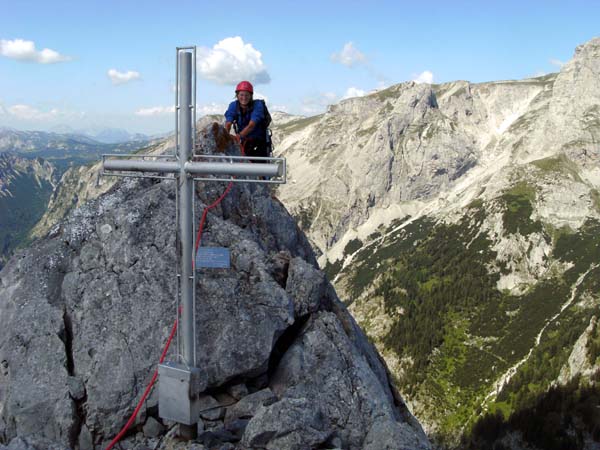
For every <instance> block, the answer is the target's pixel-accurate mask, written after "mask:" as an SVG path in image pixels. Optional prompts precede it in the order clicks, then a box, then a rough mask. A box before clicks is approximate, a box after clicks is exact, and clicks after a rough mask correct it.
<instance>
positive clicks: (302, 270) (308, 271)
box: [285, 258, 327, 317]
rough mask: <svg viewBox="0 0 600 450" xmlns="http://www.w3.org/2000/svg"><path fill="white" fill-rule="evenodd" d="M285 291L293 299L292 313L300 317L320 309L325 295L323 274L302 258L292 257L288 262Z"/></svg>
mask: <svg viewBox="0 0 600 450" xmlns="http://www.w3.org/2000/svg"><path fill="white" fill-rule="evenodd" d="M285 290H286V292H287V293H288V295H289V296H290V297H292V299H293V300H294V314H295V316H296V317H301V316H304V315H306V314H310V313H314V312H316V311H318V310H319V309H320V306H321V301H322V300H323V299H324V298H325V297H326V293H327V281H326V279H325V274H324V273H323V272H321V271H320V270H318V269H316V268H315V267H314V266H312V265H311V264H308V263H307V262H306V261H304V260H303V259H302V258H293V259H292V260H291V261H290V263H289V271H288V278H287V284H286V288H285Z"/></svg>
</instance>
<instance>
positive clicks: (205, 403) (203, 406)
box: [199, 395, 225, 421]
mask: <svg viewBox="0 0 600 450" xmlns="http://www.w3.org/2000/svg"><path fill="white" fill-rule="evenodd" d="M199 405H200V406H199V409H200V417H201V418H203V419H206V420H213V421H214V420H220V419H222V418H223V417H225V408H223V407H222V406H221V404H220V403H219V402H218V401H217V399H215V398H214V397H212V396H210V395H201V396H200V398H199Z"/></svg>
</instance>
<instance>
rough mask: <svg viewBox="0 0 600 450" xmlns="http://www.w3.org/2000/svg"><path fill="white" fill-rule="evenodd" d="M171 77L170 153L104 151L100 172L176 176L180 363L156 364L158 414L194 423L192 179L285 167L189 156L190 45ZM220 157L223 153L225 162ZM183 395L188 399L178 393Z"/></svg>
mask: <svg viewBox="0 0 600 450" xmlns="http://www.w3.org/2000/svg"><path fill="white" fill-rule="evenodd" d="M192 69H193V70H192ZM192 72H193V76H192ZM176 79H177V87H176V94H175V103H176V105H175V136H176V148H177V152H176V155H174V156H166V155H160V156H152V157H146V158H143V157H142V158H140V155H104V156H103V171H102V175H114V176H126V177H128V176H133V177H142V178H146V177H151V178H175V179H177V180H178V183H177V186H178V187H177V189H178V192H177V193H178V202H177V208H178V214H177V215H178V227H179V236H180V239H181V245H180V246H179V247H180V254H179V263H180V267H179V276H178V278H179V280H180V281H179V290H178V291H179V292H180V297H181V321H180V328H181V330H182V332H181V334H182V336H183V339H182V340H183V348H182V351H181V352H180V354H181V356H182V358H183V364H180V363H179V361H177V362H174V363H166V364H163V365H161V367H159V376H160V378H159V386H160V387H159V414H160V416H161V417H163V418H166V419H171V420H174V421H176V422H179V423H183V424H186V425H192V424H194V423H195V422H197V420H198V416H197V415H198V414H199V411H197V406H196V404H197V402H196V401H195V395H196V394H197V393H198V392H197V391H200V390H202V389H204V387H205V384H204V386H202V384H203V383H202V381H201V380H200V381H199V379H198V378H199V377H201V373H202V371H201V370H199V369H198V368H196V352H195V336H194V303H195V302H194V300H195V299H194V292H195V290H194V286H195V271H194V267H193V263H192V259H193V250H194V248H195V246H194V217H193V216H194V205H193V191H194V181H195V180H204V181H235V182H255V183H285V180H286V166H285V159H283V158H246V157H239V156H238V157H234V156H215V155H210V156H209V155H203V156H202V158H203V159H205V161H203V162H196V161H193V148H194V142H195V136H196V131H195V126H196V120H195V118H196V113H195V108H196V48H195V47H178V48H177V74H176ZM192 86H193V89H192ZM224 158H226V161H225V162H224V161H223V159H224ZM252 160H254V161H256V160H261V161H260V162H262V164H251V163H250V161H252ZM153 174H154V175H153ZM165 174H166V175H165ZM239 177H245V178H239ZM265 177H266V179H265ZM177 300H179V298H178V299H177ZM178 353H179V349H178ZM185 396H187V397H188V398H187V399H186V398H182V397H185Z"/></svg>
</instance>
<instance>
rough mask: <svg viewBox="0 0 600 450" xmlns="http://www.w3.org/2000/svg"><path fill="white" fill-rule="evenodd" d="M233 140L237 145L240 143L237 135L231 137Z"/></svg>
mask: <svg viewBox="0 0 600 450" xmlns="http://www.w3.org/2000/svg"><path fill="white" fill-rule="evenodd" d="M233 140H234V141H235V142H237V143H238V144H239V143H240V135H239V134H234V135H233Z"/></svg>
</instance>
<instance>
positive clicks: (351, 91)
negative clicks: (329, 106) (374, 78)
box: [341, 87, 367, 100]
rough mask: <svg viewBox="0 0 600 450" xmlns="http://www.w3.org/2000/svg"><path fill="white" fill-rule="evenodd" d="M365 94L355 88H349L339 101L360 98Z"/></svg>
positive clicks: (365, 92)
mask: <svg viewBox="0 0 600 450" xmlns="http://www.w3.org/2000/svg"><path fill="white" fill-rule="evenodd" d="M366 94H367V91H363V90H362V89H359V88H355V87H349V88H348V89H347V90H346V93H345V94H344V95H343V97H342V98H341V99H342V100H345V99H347V98H352V97H362V96H364V95H366Z"/></svg>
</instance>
